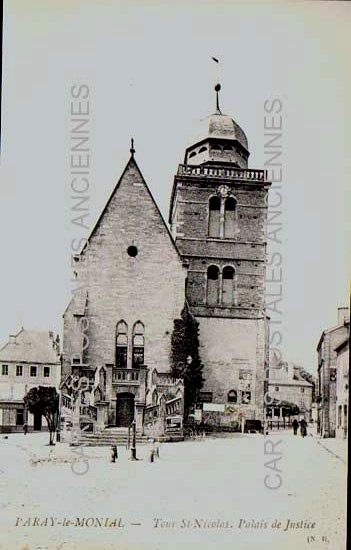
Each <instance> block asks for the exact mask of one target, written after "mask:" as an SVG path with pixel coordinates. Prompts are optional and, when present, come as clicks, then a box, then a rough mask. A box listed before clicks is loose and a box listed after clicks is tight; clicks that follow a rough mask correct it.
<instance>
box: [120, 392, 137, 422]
mask: <svg viewBox="0 0 351 550" xmlns="http://www.w3.org/2000/svg"><path fill="white" fill-rule="evenodd" d="M133 420H134V395H133V394H132V393H119V394H117V403H116V426H118V427H126V426H130V425H131V423H132V422H133Z"/></svg>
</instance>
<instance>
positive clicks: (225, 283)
mask: <svg viewBox="0 0 351 550" xmlns="http://www.w3.org/2000/svg"><path fill="white" fill-rule="evenodd" d="M222 304H223V305H224V306H232V305H233V304H234V268H233V267H232V266H230V265H226V266H225V267H224V268H223V275H222Z"/></svg>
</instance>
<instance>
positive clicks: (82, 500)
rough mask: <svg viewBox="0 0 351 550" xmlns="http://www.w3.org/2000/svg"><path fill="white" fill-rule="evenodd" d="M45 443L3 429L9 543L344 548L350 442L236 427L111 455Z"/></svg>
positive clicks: (129, 548) (2, 522) (26, 546)
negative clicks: (132, 455)
mask: <svg viewBox="0 0 351 550" xmlns="http://www.w3.org/2000/svg"><path fill="white" fill-rule="evenodd" d="M47 442H48V434H46V433H39V434H28V435H27V436H24V435H23V434H9V435H8V437H7V438H6V436H5V435H4V434H1V435H0V548H1V550H12V549H16V550H61V549H62V550H75V549H84V550H149V549H150V550H161V549H162V550H163V549H166V548H167V549H176V548H177V549H178V548H182V549H185V550H187V549H194V550H200V549H201V550H212V549H213V550H214V549H217V548H219V549H225V550H226V549H228V550H229V549H231V550H234V549H236V550H246V549H248V550H258V549H260V550H262V549H267V550H268V549H270V550H275V549H278V548H279V550H280V549H281V548H284V549H288V550H290V549H291V550H296V549H298V550H305V549H307V548H308V549H311V550H320V549H330V550H344V548H346V546H345V529H346V528H345V521H346V520H345V514H346V504H345V502H346V457H345V449H346V446H345V445H343V444H342V443H341V444H340V443H339V444H335V443H332V444H331V445H329V447H330V448H329V449H328V441H327V440H318V439H317V438H316V437H315V436H312V435H309V436H308V437H306V438H304V439H303V438H302V437H300V436H293V435H292V433H290V432H281V433H273V434H269V435H268V436H266V437H264V436H262V435H258V434H250V435H244V434H243V435H242V434H236V435H234V436H233V437H228V438H208V437H207V438H199V439H196V440H192V441H186V442H182V443H167V444H166V443H165V444H161V445H160V457H159V458H158V459H155V461H154V462H150V461H149V457H150V450H151V443H150V445H140V446H139V447H138V448H137V457H138V458H139V460H138V461H136V462H133V461H130V460H129V451H127V450H126V449H125V448H119V449H118V459H117V461H116V463H111V461H110V455H111V451H110V449H109V448H107V447H94V448H84V449H81V448H76V447H69V445H68V444H66V443H58V444H56V445H55V447H52V448H50V447H49V446H47ZM267 476H268V477H267ZM269 486H270V487H271V488H269ZM287 526H288V527H287Z"/></svg>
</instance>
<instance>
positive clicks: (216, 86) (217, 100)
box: [215, 83, 222, 115]
mask: <svg viewBox="0 0 351 550" xmlns="http://www.w3.org/2000/svg"><path fill="white" fill-rule="evenodd" d="M220 89H221V85H220V84H219V83H218V84H216V85H215V92H216V114H218V115H221V114H222V111H221V110H220V108H219V91H220Z"/></svg>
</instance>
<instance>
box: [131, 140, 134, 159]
mask: <svg viewBox="0 0 351 550" xmlns="http://www.w3.org/2000/svg"><path fill="white" fill-rule="evenodd" d="M134 153H135V149H134V138H131V140H130V154H131V155H132V157H134Z"/></svg>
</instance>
